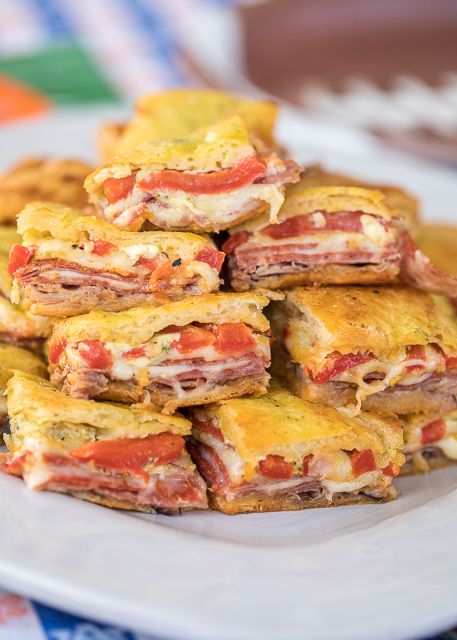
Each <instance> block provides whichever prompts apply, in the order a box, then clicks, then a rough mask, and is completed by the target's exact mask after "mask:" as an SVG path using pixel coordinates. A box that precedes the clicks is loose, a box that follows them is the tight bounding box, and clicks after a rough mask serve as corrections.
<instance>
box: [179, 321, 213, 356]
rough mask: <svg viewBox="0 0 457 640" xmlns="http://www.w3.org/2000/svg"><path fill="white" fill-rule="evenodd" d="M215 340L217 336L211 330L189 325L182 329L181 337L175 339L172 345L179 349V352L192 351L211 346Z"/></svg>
mask: <svg viewBox="0 0 457 640" xmlns="http://www.w3.org/2000/svg"><path fill="white" fill-rule="evenodd" d="M215 342H216V338H215V336H214V335H213V334H212V333H211V331H206V329H200V327H194V326H193V325H189V326H188V327H186V328H185V329H183V330H182V331H181V335H180V336H179V339H178V340H174V341H173V342H172V343H171V346H172V347H174V348H175V349H177V350H178V351H179V353H192V351H196V350H197V349H203V348H204V347H209V346H211V345H212V344H214V343H215Z"/></svg>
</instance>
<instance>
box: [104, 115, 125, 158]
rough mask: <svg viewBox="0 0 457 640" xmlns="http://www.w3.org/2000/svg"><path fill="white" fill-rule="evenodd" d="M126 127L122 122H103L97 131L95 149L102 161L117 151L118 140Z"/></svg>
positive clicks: (112, 156) (111, 156)
mask: <svg viewBox="0 0 457 640" xmlns="http://www.w3.org/2000/svg"><path fill="white" fill-rule="evenodd" d="M126 129H127V124H126V123H124V122H104V123H103V124H102V125H101V126H100V127H99V129H98V132H97V150H98V155H99V156H100V158H101V161H102V162H108V161H109V160H111V158H114V156H115V155H116V153H117V149H118V147H119V142H120V140H121V137H122V136H123V135H124V133H125V130H126Z"/></svg>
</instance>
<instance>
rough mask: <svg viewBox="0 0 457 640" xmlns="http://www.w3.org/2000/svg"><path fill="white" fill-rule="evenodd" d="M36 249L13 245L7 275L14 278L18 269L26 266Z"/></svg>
mask: <svg viewBox="0 0 457 640" xmlns="http://www.w3.org/2000/svg"><path fill="white" fill-rule="evenodd" d="M35 250H36V247H23V246H22V245H21V244H13V246H12V247H11V249H10V255H9V263H8V273H9V274H10V276H14V274H15V273H16V271H17V270H18V269H22V267H25V266H27V264H28V263H29V262H30V260H31V259H32V257H33V254H34V253H35Z"/></svg>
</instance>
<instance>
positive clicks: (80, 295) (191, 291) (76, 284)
mask: <svg viewBox="0 0 457 640" xmlns="http://www.w3.org/2000/svg"><path fill="white" fill-rule="evenodd" d="M15 277H16V278H17V280H18V282H19V283H20V285H21V288H22V291H23V297H24V300H25V302H26V304H27V308H28V309H31V311H32V312H33V313H36V314H37V315H44V316H57V317H67V316H74V315H81V314H83V313H88V312H89V311H91V310H92V309H94V308H97V307H98V308H100V309H103V310H105V311H122V310H124V309H131V308H132V307H139V306H145V305H148V304H150V305H154V304H163V303H165V302H167V301H169V300H179V299H181V298H182V297H183V296H186V295H199V294H201V293H209V292H210V291H212V290H214V288H215V287H217V286H218V282H217V283H216V284H215V285H213V286H212V287H209V286H208V285H207V283H206V281H205V280H203V279H202V278H201V277H200V276H199V275H195V276H191V277H180V276H179V275H177V276H176V278H172V279H170V276H169V275H168V276H166V277H165V276H164V278H163V279H156V280H153V279H152V278H151V277H150V276H149V275H146V276H142V277H140V276H136V275H135V276H133V275H130V276H122V275H119V274H116V273H111V272H109V271H100V270H97V269H89V268H86V267H81V266H80V265H78V264H75V263H70V262H66V261H65V260H60V259H50V260H40V261H36V262H32V263H30V264H29V265H27V266H26V267H24V268H22V269H20V270H18V271H17V272H16V274H15Z"/></svg>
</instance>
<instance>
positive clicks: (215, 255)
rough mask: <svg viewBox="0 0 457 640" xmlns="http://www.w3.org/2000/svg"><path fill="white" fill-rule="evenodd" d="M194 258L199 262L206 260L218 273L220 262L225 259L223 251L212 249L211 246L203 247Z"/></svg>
mask: <svg viewBox="0 0 457 640" xmlns="http://www.w3.org/2000/svg"><path fill="white" fill-rule="evenodd" d="M195 260H198V261H199V262H206V264H209V266H210V267H212V268H213V269H215V270H216V271H217V272H218V273H219V271H220V270H221V267H222V263H223V262H224V260H225V253H223V252H222V251H218V250H217V249H213V248H212V247H205V248H204V249H202V250H201V251H199V252H198V253H197V255H196V256H195Z"/></svg>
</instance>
